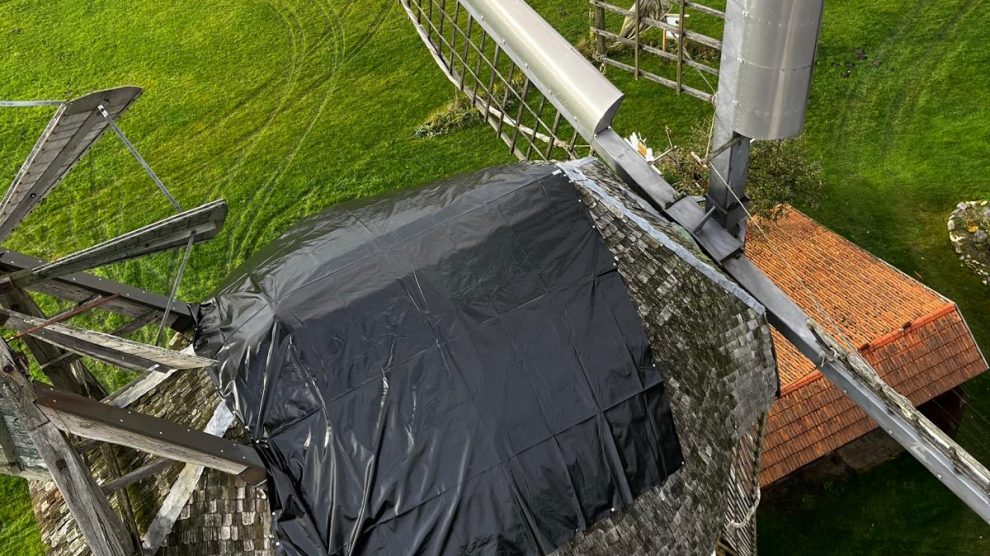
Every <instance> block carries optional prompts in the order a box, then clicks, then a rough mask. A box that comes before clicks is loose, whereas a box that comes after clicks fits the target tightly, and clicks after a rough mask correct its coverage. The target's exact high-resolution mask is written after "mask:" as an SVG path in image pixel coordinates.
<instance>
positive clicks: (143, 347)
mask: <svg viewBox="0 0 990 556" xmlns="http://www.w3.org/2000/svg"><path fill="white" fill-rule="evenodd" d="M0 315H3V316H6V317H7V323H6V324H5V326H7V327H9V328H13V329H14V330H18V331H21V332H24V331H27V332H28V333H29V334H30V336H32V337H35V338H39V339H41V340H44V341H46V342H48V343H50V344H55V345H56V346H59V347H61V348H63V349H66V350H68V351H71V352H73V353H77V354H79V355H85V356H88V357H92V358H94V359H99V360H100V361H103V362H105V363H109V364H111V365H116V366H118V367H123V368H125V369H131V370H134V371H139V372H142V371H149V370H151V371H160V372H165V371H168V370H171V369H201V368H203V367H209V366H211V365H214V364H215V363H216V361H213V360H212V359H206V358H204V357H197V356H195V355H190V354H185V353H180V352H177V351H171V350H167V349H162V348H160V347H158V346H152V345H148V344H142V343H138V342H133V341H131V340H127V339H125V338H117V337H116V336H111V335H110V334H105V333H103V332H94V331H92V330H83V329H81V328H75V327H72V326H69V325H66V324H48V325H47V326H44V325H45V324H46V323H45V321H44V320H43V319H39V318H35V317H30V316H28V315H25V314H23V313H18V312H16V311H11V310H9V309H0Z"/></svg>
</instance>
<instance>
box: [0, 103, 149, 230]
mask: <svg viewBox="0 0 990 556" xmlns="http://www.w3.org/2000/svg"><path fill="white" fill-rule="evenodd" d="M140 95H141V89H140V88H139V87H121V88H119V89H110V90H107V91H99V92H95V93H90V94H88V95H86V96H83V97H80V98H77V99H75V100H71V101H69V102H66V103H65V104H63V105H62V106H61V107H59V109H58V112H56V114H55V116H54V117H53V118H52V120H51V122H49V124H48V127H47V128H46V129H45V132H44V133H43V134H42V135H41V138H40V139H38V142H37V144H35V146H34V149H32V150H31V154H30V155H29V156H28V158H27V161H25V162H24V165H23V166H21V169H20V171H19V172H17V177H15V178H14V182H13V183H12V184H11V186H10V189H8V190H7V194H6V195H5V196H4V198H3V201H0V242H3V240H5V239H7V237H8V236H10V233H11V232H12V231H13V230H14V229H15V228H17V225H18V224H20V223H21V221H22V220H24V218H25V217H26V216H27V215H28V214H29V213H30V212H31V211H32V210H34V208H35V207H36V206H37V205H38V203H40V202H41V201H42V200H44V199H45V197H46V196H47V195H48V194H49V193H50V192H51V190H52V189H54V188H55V186H56V185H58V183H59V182H60V181H61V180H62V178H64V177H65V175H66V174H67V173H68V172H69V170H70V169H72V166H73V165H74V164H75V163H76V162H78V161H79V159H80V158H82V156H83V155H84V154H86V152H87V151H88V150H89V149H90V147H92V146H93V143H95V142H96V140H97V139H99V138H100V135H102V134H103V132H104V131H106V129H107V126H108V124H107V121H106V119H104V117H103V115H102V114H101V113H100V112H99V110H98V108H99V107H100V106H103V107H104V108H105V109H106V110H107V111H108V112H109V113H110V114H112V115H113V116H114V117H115V118H117V117H119V116H120V115H121V114H122V113H123V112H124V111H125V110H127V108H128V107H130V105H131V104H132V103H133V102H134V101H135V100H137V98H138V96H140Z"/></svg>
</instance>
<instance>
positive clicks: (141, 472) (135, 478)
mask: <svg viewBox="0 0 990 556" xmlns="http://www.w3.org/2000/svg"><path fill="white" fill-rule="evenodd" d="M173 465H176V462H174V461H171V460H167V459H161V458H158V459H155V460H154V461H152V462H151V463H149V464H148V465H145V466H143V467H138V468H137V469H135V470H134V471H131V472H130V473H127V474H124V475H121V476H120V477H117V478H116V479H114V480H112V481H110V482H109V483H107V484H105V485H103V486H102V487H101V488H103V493H104V494H106V495H110V494H113V493H115V492H117V491H118V490H122V489H125V488H127V487H129V486H131V485H133V484H134V483H138V482H141V481H143V480H145V479H147V478H149V477H153V476H155V475H158V474H159V473H164V472H165V471H166V470H167V469H168V468H169V467H172V466H173Z"/></svg>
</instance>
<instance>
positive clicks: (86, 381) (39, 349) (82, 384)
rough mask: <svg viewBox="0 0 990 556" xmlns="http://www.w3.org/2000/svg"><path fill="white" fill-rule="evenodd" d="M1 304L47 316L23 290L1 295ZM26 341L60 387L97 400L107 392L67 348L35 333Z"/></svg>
mask: <svg viewBox="0 0 990 556" xmlns="http://www.w3.org/2000/svg"><path fill="white" fill-rule="evenodd" d="M0 307H3V308H5V309H10V310H12V311H17V312H20V313H24V314H26V315H29V316H31V317H35V318H42V319H43V318H44V317H45V314H44V313H43V312H42V311H41V308H40V307H38V304H37V303H35V302H34V300H33V299H31V296H30V295H28V294H27V293H25V292H24V291H23V290H19V289H14V290H11V291H9V292H6V293H4V294H0ZM24 343H25V344H27V347H28V350H30V351H31V354H32V355H34V359H35V360H36V361H37V362H38V365H40V366H41V370H42V372H44V373H45V376H47V377H48V379H49V380H51V381H52V384H53V385H55V387H56V388H58V389H60V390H65V391H67V392H73V393H75V394H79V395H81V396H87V397H91V398H96V399H100V398H103V397H105V396H106V395H107V392H106V390H104V389H103V385H102V384H100V383H99V381H97V380H96V377H94V376H93V374H92V373H90V372H89V369H87V368H86V366H85V365H83V364H82V362H79V361H77V360H68V359H65V356H66V355H67V352H66V351H64V350H62V349H59V348H58V347H56V346H54V345H52V344H49V343H48V342H44V341H42V340H39V339H38V338H34V337H31V336H27V337H25V339H24ZM68 355H71V354H68Z"/></svg>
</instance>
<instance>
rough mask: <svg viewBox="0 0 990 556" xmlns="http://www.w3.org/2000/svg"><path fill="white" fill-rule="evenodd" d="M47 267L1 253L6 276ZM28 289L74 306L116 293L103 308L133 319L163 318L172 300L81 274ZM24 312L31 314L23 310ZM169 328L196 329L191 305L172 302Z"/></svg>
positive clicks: (19, 255) (14, 254)
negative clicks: (161, 315) (161, 316)
mask: <svg viewBox="0 0 990 556" xmlns="http://www.w3.org/2000/svg"><path fill="white" fill-rule="evenodd" d="M44 264H46V261H43V260H41V259H37V258H34V257H30V256H28V255H24V254H22V253H17V252H15V251H5V252H0V270H3V271H4V272H7V273H13V272H17V271H19V270H24V269H26V268H36V267H39V266H42V265H44ZM27 289H29V290H31V291H36V292H38V293H43V294H45V295H50V296H52V297H57V298H59V299H63V300H66V301H72V302H74V303H80V302H84V301H86V300H88V299H92V298H94V297H97V296H103V297H105V296H110V295H114V294H116V295H117V297H116V298H115V299H113V300H112V301H110V302H108V303H106V304H105V305H103V307H102V309H103V310H106V311H109V312H111V313H115V314H118V315H122V316H125V317H130V318H140V317H144V316H146V315H147V314H148V313H149V312H150V311H154V312H156V313H158V314H159V315H160V314H162V313H164V311H165V307H166V305H168V301H169V300H168V298H167V297H165V296H164V295H159V294H156V293H151V292H148V291H145V290H142V289H139V288H135V287H134V286H130V285H127V284H122V283H120V282H114V281H112V280H107V279H105V278H100V277H99V276H93V275H92V274H85V273H82V272H78V273H75V274H67V275H65V276H58V277H56V278H53V279H50V280H48V281H46V282H39V283H37V284H33V285H31V286H29V287H28V288H27ZM15 310H19V309H15ZM21 312H22V313H24V312H28V311H23V310H21ZM32 316H38V315H32ZM168 325H169V326H170V327H171V328H172V329H173V330H175V331H176V332H188V331H190V330H191V329H192V327H193V315H192V308H191V307H190V305H189V304H188V303H182V302H175V303H173V304H172V309H171V316H170V317H169V322H168Z"/></svg>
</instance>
